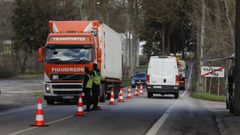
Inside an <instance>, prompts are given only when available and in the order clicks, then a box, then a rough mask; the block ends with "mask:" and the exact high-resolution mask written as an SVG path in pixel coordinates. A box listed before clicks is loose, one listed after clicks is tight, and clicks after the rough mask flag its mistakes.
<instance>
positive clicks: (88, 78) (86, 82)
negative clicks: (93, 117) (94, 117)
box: [83, 67, 93, 112]
mask: <svg viewBox="0 0 240 135" xmlns="http://www.w3.org/2000/svg"><path fill="white" fill-rule="evenodd" d="M84 71H85V74H84V76H83V92H84V95H85V99H86V106H87V107H86V109H85V110H84V111H87V112H90V107H91V90H92V85H93V77H92V72H91V71H89V69H88V67H85V68H84Z"/></svg>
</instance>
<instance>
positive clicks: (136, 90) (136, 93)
mask: <svg viewBox="0 0 240 135" xmlns="http://www.w3.org/2000/svg"><path fill="white" fill-rule="evenodd" d="M134 96H138V87H137V85H136V88H135V93H134Z"/></svg>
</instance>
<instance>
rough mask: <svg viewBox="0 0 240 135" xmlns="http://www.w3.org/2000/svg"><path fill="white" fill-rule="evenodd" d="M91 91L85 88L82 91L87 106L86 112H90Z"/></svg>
mask: <svg viewBox="0 0 240 135" xmlns="http://www.w3.org/2000/svg"><path fill="white" fill-rule="evenodd" d="M90 91H91V89H89V88H86V89H85V90H83V92H84V95H85V99H86V106H87V108H86V109H87V110H90V107H91V94H90Z"/></svg>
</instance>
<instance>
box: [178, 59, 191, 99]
mask: <svg viewBox="0 0 240 135" xmlns="http://www.w3.org/2000/svg"><path fill="white" fill-rule="evenodd" d="M192 67H193V63H192V64H191V69H190V73H189V76H188V85H187V88H186V89H185V91H184V92H183V94H182V95H181V97H184V96H185V94H186V93H187V91H188V89H189V86H190V83H191V80H192Z"/></svg>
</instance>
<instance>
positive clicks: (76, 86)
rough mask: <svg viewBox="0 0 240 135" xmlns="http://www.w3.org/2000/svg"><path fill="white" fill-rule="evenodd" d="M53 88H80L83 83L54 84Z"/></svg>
mask: <svg viewBox="0 0 240 135" xmlns="http://www.w3.org/2000/svg"><path fill="white" fill-rule="evenodd" d="M52 88H53V89H80V88H82V85H77V84H75V85H59V84H58V85H52Z"/></svg>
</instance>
